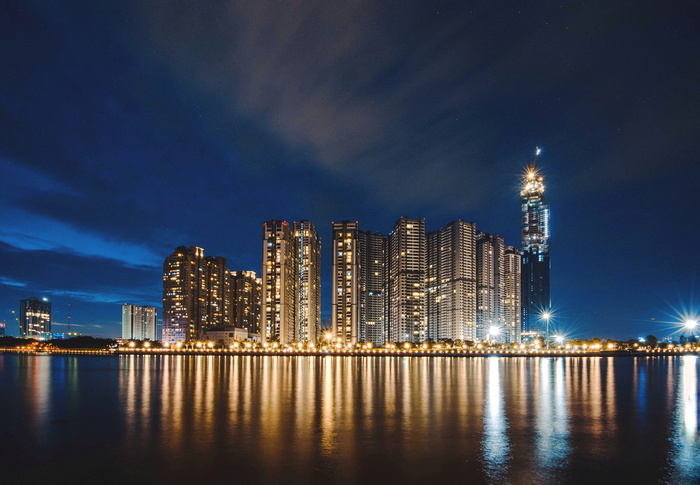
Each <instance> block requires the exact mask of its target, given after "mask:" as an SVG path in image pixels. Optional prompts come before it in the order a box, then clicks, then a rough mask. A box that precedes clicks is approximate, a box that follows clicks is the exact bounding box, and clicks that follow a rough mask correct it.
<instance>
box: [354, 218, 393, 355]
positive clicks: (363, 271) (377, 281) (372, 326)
mask: <svg viewBox="0 0 700 485" xmlns="http://www.w3.org/2000/svg"><path fill="white" fill-rule="evenodd" d="M386 239H387V238H386V236H385V235H384V234H380V233H378V232H368V231H358V249H359V260H360V263H359V267H360V278H359V279H360V312H359V313H360V321H359V331H358V339H359V341H360V342H371V343H372V344H373V345H376V346H380V345H384V343H385V342H386V339H387V328H386Z"/></svg>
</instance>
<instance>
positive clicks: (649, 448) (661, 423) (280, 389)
mask: <svg viewBox="0 0 700 485" xmlns="http://www.w3.org/2000/svg"><path fill="white" fill-rule="evenodd" d="M697 365H698V360H697V359H696V358H694V357H669V358H666V357H658V358H647V359H644V358H642V359H633V358H629V359H612V358H525V357H518V358H430V359H427V358H417V357H407V358H401V357H396V358H373V357H347V358H340V357H282V356H272V357H255V356H231V357H216V356H148V355H145V356H144V355H139V356H137V355H132V356H122V357H118V358H89V357H87V358H82V357H47V356H13V357H12V358H8V356H3V355H0V368H1V369H2V372H0V386H1V387H0V389H2V392H1V393H0V411H2V412H3V413H4V415H5V416H6V417H8V418H9V419H7V420H6V422H5V423H3V436H4V441H3V440H0V456H1V455H3V454H5V455H6V456H10V454H11V452H12V450H13V449H14V448H17V446H18V445H17V443H19V447H20V448H22V449H33V450H35V452H36V453H37V454H39V455H41V456H47V457H52V458H51V459H52V460H54V461H53V462H50V463H48V464H47V466H46V467H45V471H41V472H40V473H45V475H44V476H40V477H38V478H37V480H36V481H40V480H39V478H46V479H48V478H50V476H52V473H53V472H55V470H56V469H57V468H58V469H61V467H63V468H65V469H66V470H74V469H76V467H84V466H85V464H86V463H88V462H89V463H90V466H91V467H92V468H91V470H92V473H93V474H94V473H97V472H96V470H99V471H100V473H102V470H103V469H104V470H106V471H108V472H109V473H112V474H113V475H114V476H119V477H121V479H123V481H129V480H131V481H141V482H144V481H164V482H171V483H184V482H192V481H202V480H203V481H208V482H209V481H214V480H213V477H215V478H216V480H221V481H224V480H230V481H245V482H251V483H252V482H262V483H267V482H295V483H322V482H323V483H328V482H339V481H341V482H348V483H357V482H365V481H372V480H377V479H379V480H380V481H404V482H427V481H444V482H456V481H469V482H476V483H479V482H486V483H545V482H548V483H553V482H554V483H556V482H559V483H560V482H571V481H576V482H579V483H590V482H594V481H596V480H599V479H600V477H601V476H605V478H606V480H607V481H610V482H612V481H620V482H622V481H625V480H628V481H629V479H630V478H634V479H635V480H636V481H637V482H647V483H648V482H654V483H657V482H661V483H666V482H667V483H697V482H698V480H699V479H700V460H699V457H700V444H699V442H698V385H697V378H698V372H697ZM13 440H14V441H13ZM5 443H11V445H10V444H5ZM10 446H12V448H10ZM64 450H65V451H64ZM125 464H129V465H130V466H125ZM18 469H19V468H18ZM42 470H43V469H42ZM12 473H13V472H12V471H10V475H9V476H10V477H14V478H17V477H19V476H20V475H12ZM18 473H19V472H18ZM37 473H39V472H37ZM115 474H116V475H115ZM8 483H9V482H8Z"/></svg>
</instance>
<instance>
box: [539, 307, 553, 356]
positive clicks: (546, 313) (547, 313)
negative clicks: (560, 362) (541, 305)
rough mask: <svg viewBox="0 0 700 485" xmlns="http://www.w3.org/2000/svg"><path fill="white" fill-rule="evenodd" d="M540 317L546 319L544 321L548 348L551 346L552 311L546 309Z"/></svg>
mask: <svg viewBox="0 0 700 485" xmlns="http://www.w3.org/2000/svg"><path fill="white" fill-rule="evenodd" d="M540 318H541V319H542V320H544V323H545V324H546V330H545V343H546V345H547V348H549V321H550V320H551V319H552V312H551V311H549V310H545V311H543V312H542V314H541V315H540Z"/></svg>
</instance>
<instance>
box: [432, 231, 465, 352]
mask: <svg viewBox="0 0 700 485" xmlns="http://www.w3.org/2000/svg"><path fill="white" fill-rule="evenodd" d="M475 238H476V227H475V225H474V223H471V222H464V221H462V220H458V221H454V222H451V223H449V224H448V225H447V226H446V227H444V228H442V229H440V230H438V231H434V232H430V233H428V234H427V257H428V261H427V282H426V289H425V291H426V313H427V319H428V333H427V337H428V338H432V339H434V340H436V341H439V340H441V339H451V340H471V341H473V340H475V339H476V239H475Z"/></svg>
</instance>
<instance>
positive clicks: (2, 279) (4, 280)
mask: <svg viewBox="0 0 700 485" xmlns="http://www.w3.org/2000/svg"><path fill="white" fill-rule="evenodd" d="M0 285H5V286H19V287H24V286H27V283H25V282H23V281H17V280H14V279H12V278H8V277H6V276H0Z"/></svg>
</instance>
